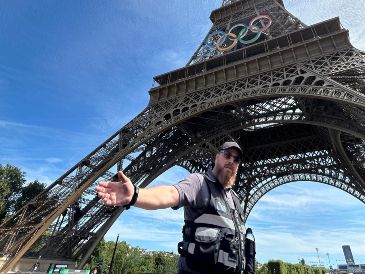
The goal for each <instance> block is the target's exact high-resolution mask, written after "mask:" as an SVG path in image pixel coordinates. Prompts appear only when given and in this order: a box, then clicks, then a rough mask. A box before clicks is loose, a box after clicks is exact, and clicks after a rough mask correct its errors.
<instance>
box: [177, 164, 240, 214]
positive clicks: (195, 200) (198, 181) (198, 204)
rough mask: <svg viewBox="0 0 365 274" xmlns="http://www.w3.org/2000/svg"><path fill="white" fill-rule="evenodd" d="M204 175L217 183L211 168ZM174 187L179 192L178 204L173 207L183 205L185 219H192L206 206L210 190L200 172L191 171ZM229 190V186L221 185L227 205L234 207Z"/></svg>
mask: <svg viewBox="0 0 365 274" xmlns="http://www.w3.org/2000/svg"><path fill="white" fill-rule="evenodd" d="M206 176H207V177H208V179H209V180H210V181H212V182H217V183H218V179H217V178H216V177H215V176H214V174H213V172H212V170H209V171H208V172H207V174H206ZM174 187H175V188H176V189H177V191H178V193H179V204H178V206H176V207H174V209H178V208H180V207H184V218H185V220H194V219H195V218H196V217H197V216H199V215H200V214H201V213H202V212H203V211H204V209H205V208H206V207H207V206H208V204H209V201H210V192H209V189H208V186H207V184H206V183H204V176H203V175H202V174H200V173H192V174H190V175H188V176H187V177H186V178H185V179H184V180H182V181H180V182H179V183H177V184H175V185H174ZM230 190H231V188H229V189H226V190H224V189H223V187H222V193H223V197H224V198H225V200H226V201H227V202H228V204H229V206H230V207H231V208H233V209H234V208H235V207H234V202H233V199H232V194H231V191H230Z"/></svg>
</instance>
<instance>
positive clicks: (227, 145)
mask: <svg viewBox="0 0 365 274" xmlns="http://www.w3.org/2000/svg"><path fill="white" fill-rule="evenodd" d="M228 148H234V149H236V150H237V152H238V153H239V154H240V158H241V159H242V156H243V152H242V149H241V147H240V146H239V145H238V144H237V143H236V142H225V143H224V144H223V145H221V146H220V147H219V148H218V150H219V151H221V150H225V149H228Z"/></svg>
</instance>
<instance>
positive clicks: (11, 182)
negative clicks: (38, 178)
mask: <svg viewBox="0 0 365 274" xmlns="http://www.w3.org/2000/svg"><path fill="white" fill-rule="evenodd" d="M24 177H25V174H24V172H22V171H21V170H20V169H19V168H18V167H15V166H12V165H6V166H3V165H1V164H0V221H1V220H3V219H4V218H5V217H6V215H7V214H8V213H9V212H12V211H13V210H14V204H15V202H16V200H17V198H18V197H19V192H20V190H21V188H22V186H23V184H24V183H25V178H24Z"/></svg>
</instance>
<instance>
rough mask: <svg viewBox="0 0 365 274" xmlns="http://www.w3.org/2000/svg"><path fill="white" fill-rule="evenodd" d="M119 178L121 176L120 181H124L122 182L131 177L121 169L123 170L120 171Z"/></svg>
mask: <svg viewBox="0 0 365 274" xmlns="http://www.w3.org/2000/svg"><path fill="white" fill-rule="evenodd" d="M118 178H119V181H122V182H125V181H128V180H129V178H128V177H127V176H125V175H124V173H123V171H121V170H119V171H118Z"/></svg>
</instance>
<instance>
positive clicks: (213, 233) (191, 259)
mask: <svg viewBox="0 0 365 274" xmlns="http://www.w3.org/2000/svg"><path fill="white" fill-rule="evenodd" d="M221 235H222V233H221V231H220V229H218V228H209V227H198V228H197V229H196V231H195V235H194V242H190V243H189V245H188V250H187V252H186V253H185V254H186V256H185V257H186V263H187V265H188V266H189V267H190V268H192V269H194V270H197V271H203V272H208V273H213V270H214V267H215V266H216V264H217V261H218V252H219V247H220V241H221Z"/></svg>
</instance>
